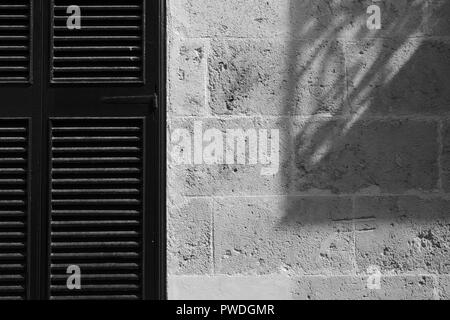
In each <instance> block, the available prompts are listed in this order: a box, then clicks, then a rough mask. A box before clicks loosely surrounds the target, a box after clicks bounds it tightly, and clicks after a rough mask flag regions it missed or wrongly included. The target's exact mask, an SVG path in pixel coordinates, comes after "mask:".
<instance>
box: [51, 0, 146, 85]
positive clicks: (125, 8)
mask: <svg viewBox="0 0 450 320" xmlns="http://www.w3.org/2000/svg"><path fill="white" fill-rule="evenodd" d="M73 4H74V3H73V1H72V0H53V30H52V31H53V34H52V62H51V64H52V66H51V67H52V72H51V79H52V82H53V83H142V82H143V81H144V60H145V59H144V56H145V52H144V51H145V49H144V48H145V46H144V29H145V28H144V25H145V14H144V12H145V11H144V10H145V8H144V5H145V1H143V0H78V1H76V4H77V5H78V6H79V7H80V9H81V29H80V30H70V29H68V28H67V19H68V17H69V15H68V14H67V8H68V7H69V6H70V5H73Z"/></svg>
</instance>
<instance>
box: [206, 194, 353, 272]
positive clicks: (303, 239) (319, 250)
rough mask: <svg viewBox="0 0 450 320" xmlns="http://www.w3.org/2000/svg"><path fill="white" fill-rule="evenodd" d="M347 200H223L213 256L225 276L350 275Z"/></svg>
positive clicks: (217, 215)
mask: <svg viewBox="0 0 450 320" xmlns="http://www.w3.org/2000/svg"><path fill="white" fill-rule="evenodd" d="M350 216H351V200H350V199H348V198H341V197H337V198H327V197H317V198H284V197H280V198H278V197H277V198H268V197H264V198H224V199H217V200H216V202H215V205H214V239H215V245H214V249H215V250H214V252H215V254H214V256H215V269H216V272H217V273H223V274H268V273H278V272H281V273H287V274H350V273H351V272H352V269H353V261H352V257H353V249H352V245H353V232H352V231H353V229H352V224H351V220H350V218H349V217H350Z"/></svg>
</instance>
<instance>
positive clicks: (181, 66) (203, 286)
mask: <svg viewBox="0 0 450 320" xmlns="http://www.w3.org/2000/svg"><path fill="white" fill-rule="evenodd" d="M167 1H168V4H167V5H168V51H169V53H168V84H167V85H168V134H169V141H168V143H169V150H168V153H169V163H168V199H167V203H168V213H167V219H168V221H167V223H168V295H169V298H170V299H182V298H185V299H186V298H187V299H247V298H250V299H364V298H366V299H367V298H372V299H392V298H400V299H449V298H450V252H449V249H450V20H449V17H450V2H449V1H447V0H380V1H373V2H372V1H367V0H358V1H357V0H309V1H308V0H305V1H300V0H167ZM371 4H376V5H378V6H379V7H380V8H381V18H382V20H381V21H382V28H381V29H380V30H369V29H368V27H367V25H366V21H367V19H368V17H369V14H367V8H368V7H369V6H370V5H371ZM196 122H197V123H198V122H201V123H202V125H203V127H211V128H216V129H218V130H219V131H223V132H225V131H226V130H227V129H228V128H243V129H248V128H256V129H258V130H270V129H278V130H279V131H280V165H279V170H278V172H277V173H276V174H275V175H262V174H261V164H246V165H237V164H235V165H230V164H225V165H224V164H216V165H207V164H204V163H203V164H194V161H192V162H193V164H184V165H180V164H174V163H173V161H172V159H171V154H172V152H173V149H172V148H173V145H174V143H173V141H171V134H172V133H173V132H174V130H176V129H177V128H185V129H186V130H188V131H189V132H193V131H192V130H193V129H192V128H193V127H194V124H195V123H196ZM374 268H375V269H374ZM374 270H379V271H380V272H381V275H382V276H381V283H380V286H379V287H377V289H373V288H370V287H368V283H367V282H368V279H369V276H370V275H371V274H372V273H373V272H374Z"/></svg>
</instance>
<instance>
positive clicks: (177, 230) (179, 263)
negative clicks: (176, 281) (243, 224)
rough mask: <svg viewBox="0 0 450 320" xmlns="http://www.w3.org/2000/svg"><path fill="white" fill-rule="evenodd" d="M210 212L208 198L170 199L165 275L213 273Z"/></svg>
mask: <svg viewBox="0 0 450 320" xmlns="http://www.w3.org/2000/svg"><path fill="white" fill-rule="evenodd" d="M211 218H212V211H211V205H210V200H208V199H191V200H189V199H185V201H184V202H179V200H173V201H171V200H169V203H168V236H167V239H168V249H167V253H168V273H169V274H205V273H210V272H212V250H211V240H212V239H211V234H212V226H211Z"/></svg>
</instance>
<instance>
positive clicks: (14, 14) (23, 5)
mask: <svg viewBox="0 0 450 320" xmlns="http://www.w3.org/2000/svg"><path fill="white" fill-rule="evenodd" d="M31 4H32V3H31V1H30V0H2V1H1V2H0V83H17V82H19V83H20V82H24V83H25V82H30V81H31V56H32V54H31V35H32V14H31V12H32V8H31Z"/></svg>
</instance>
